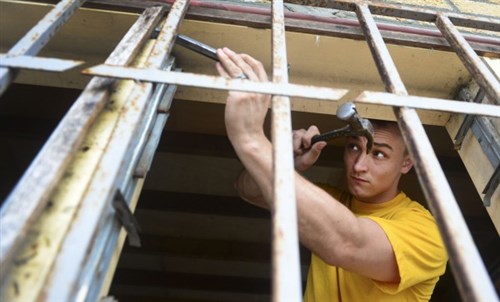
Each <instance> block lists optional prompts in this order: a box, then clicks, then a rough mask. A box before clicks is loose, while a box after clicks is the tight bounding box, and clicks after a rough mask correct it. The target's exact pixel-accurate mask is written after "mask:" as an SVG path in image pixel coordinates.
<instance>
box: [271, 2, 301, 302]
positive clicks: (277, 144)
mask: <svg viewBox="0 0 500 302" xmlns="http://www.w3.org/2000/svg"><path fill="white" fill-rule="evenodd" d="M272 50H273V58H272V62H273V82H274V83H277V84H282V83H288V67H287V65H288V64H287V56H286V40H285V15H284V11H283V1H282V0H274V1H273V2H272ZM282 89H283V88H282ZM271 107H272V129H271V133H272V140H273V171H274V183H273V189H274V191H273V202H274V203H273V207H272V208H273V244H272V245H273V263H272V271H273V276H272V283H273V290H272V301H274V302H280V301H300V300H301V296H302V286H301V284H302V282H301V273H300V259H299V239H298V238H299V236H298V226H297V202H296V196H295V168H294V159H293V146H292V120H291V108H290V99H289V98H288V97H285V96H280V95H274V96H273V98H272V105H271Z"/></svg>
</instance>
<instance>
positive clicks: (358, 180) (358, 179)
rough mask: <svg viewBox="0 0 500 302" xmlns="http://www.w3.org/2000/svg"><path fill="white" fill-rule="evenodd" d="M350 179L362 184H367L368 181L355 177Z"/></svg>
mask: <svg viewBox="0 0 500 302" xmlns="http://www.w3.org/2000/svg"><path fill="white" fill-rule="evenodd" d="M351 178H352V179H353V180H354V181H355V182H363V183H368V180H366V179H364V178H360V177H356V176H351Z"/></svg>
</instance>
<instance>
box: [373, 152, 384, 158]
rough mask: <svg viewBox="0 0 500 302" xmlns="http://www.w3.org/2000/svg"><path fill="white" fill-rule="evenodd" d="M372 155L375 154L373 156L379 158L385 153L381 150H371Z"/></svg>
mask: <svg viewBox="0 0 500 302" xmlns="http://www.w3.org/2000/svg"><path fill="white" fill-rule="evenodd" d="M373 155H375V157H376V158H379V159H382V158H385V154H384V153H383V152H380V151H375V152H373Z"/></svg>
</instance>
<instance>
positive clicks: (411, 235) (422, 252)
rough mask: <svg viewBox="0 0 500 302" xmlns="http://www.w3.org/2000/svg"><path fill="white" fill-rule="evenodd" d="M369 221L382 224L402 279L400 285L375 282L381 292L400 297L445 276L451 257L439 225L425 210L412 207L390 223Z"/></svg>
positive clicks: (382, 219) (387, 220)
mask: <svg viewBox="0 0 500 302" xmlns="http://www.w3.org/2000/svg"><path fill="white" fill-rule="evenodd" d="M367 218H370V219H372V220H373V221H375V222H376V223H377V224H379V225H380V226H381V227H382V229H383V230H384V232H385V234H386V236H387V237H388V238H389V241H390V242H391V245H392V247H393V250H394V254H395V256H396V261H397V264H398V268H399V275H400V278H401V281H400V282H399V284H390V283H383V282H375V283H376V285H377V287H378V288H380V290H382V291H384V292H386V293H389V294H396V293H398V292H400V291H402V290H405V289H407V288H409V287H411V286H414V285H416V284H426V283H427V282H426V281H429V282H431V281H432V282H435V281H436V280H435V279H437V278H439V276H441V275H442V274H444V271H445V269H446V261H447V260H448V256H447V254H446V250H445V247H444V244H443V241H442V239H441V235H440V234H439V231H438V229H437V225H436V222H435V220H434V218H433V217H432V215H431V214H430V213H429V212H428V211H427V210H426V209H425V208H418V207H413V208H410V209H409V210H408V211H407V212H405V213H404V214H401V215H396V217H393V218H391V219H390V220H389V219H385V218H380V217H370V216H367ZM432 282H431V283H432ZM430 293H432V288H431V289H430Z"/></svg>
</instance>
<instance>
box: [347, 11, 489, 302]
mask: <svg viewBox="0 0 500 302" xmlns="http://www.w3.org/2000/svg"><path fill="white" fill-rule="evenodd" d="M356 6H357V13H358V15H363V19H366V20H368V22H367V23H365V24H370V23H372V22H373V21H371V20H370V19H372V17H371V13H370V11H369V10H367V9H366V8H365V7H366V6H365V4H356ZM360 19H361V18H360ZM362 23H363V22H362ZM363 31H365V33H366V36H367V39H371V37H376V39H374V40H373V41H369V45H370V47H371V48H372V53H382V54H383V53H385V52H387V49H386V48H387V46H386V45H385V43H383V41H382V39H381V36H380V32H379V31H378V29H377V28H376V27H373V26H363ZM377 36H378V38H377ZM377 41H382V42H381V43H380V42H377ZM382 49H385V50H382ZM380 57H383V58H384V59H385V62H384V64H377V66H381V67H383V66H387V65H392V67H391V68H389V69H388V70H385V71H381V72H380V74H381V78H382V79H383V80H384V82H386V87H389V88H391V90H389V91H390V92H392V93H394V94H397V95H406V94H407V92H406V89H401V90H398V89H397V88H398V87H400V84H399V83H401V82H402V81H401V79H400V76H399V74H398V73H397V72H396V73H391V72H390V70H394V69H395V67H394V62H393V61H392V58H391V57H388V58H387V57H384V56H383V55H381V54H377V55H374V58H375V60H378V58H380ZM387 82H388V83H387ZM394 112H395V114H396V117H397V118H398V124H399V128H400V129H401V132H402V134H403V138H404V140H405V143H406V146H407V147H408V150H409V152H410V155H411V156H412V158H413V161H414V166H415V169H416V171H417V176H418V178H419V181H420V184H421V186H422V190H423V192H424V195H425V197H426V199H427V201H428V204H429V207H430V208H431V211H432V213H433V215H434V217H435V219H436V221H437V224H438V227H439V230H440V233H441V235H442V237H443V240H444V243H445V246H446V249H447V251H448V255H449V257H450V262H451V266H452V270H453V273H454V274H455V280H456V281H457V284H458V288H459V291H460V294H461V296H462V299H463V300H464V301H496V300H497V296H496V293H495V290H494V288H493V285H492V283H491V280H490V279H489V276H488V273H487V271H486V268H485V267H484V263H483V262H482V260H481V257H480V255H479V252H478V250H477V248H476V246H475V245H474V241H473V240H472V236H471V235H470V232H469V229H468V228H467V225H466V224H465V220H464V218H463V216H462V213H461V211H460V208H459V207H458V204H457V202H456V200H455V197H454V196H453V193H452V191H451V188H450V186H449V184H448V182H447V180H446V177H445V175H444V173H443V170H442V169H441V166H440V164H439V161H438V160H437V157H436V154H435V153H434V150H433V148H432V145H431V143H430V141H429V138H428V137H427V135H426V133H425V129H424V127H423V126H422V123H421V121H420V119H419V117H418V114H417V112H416V111H415V110H414V109H409V108H407V107H402V108H398V107H396V108H394Z"/></svg>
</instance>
